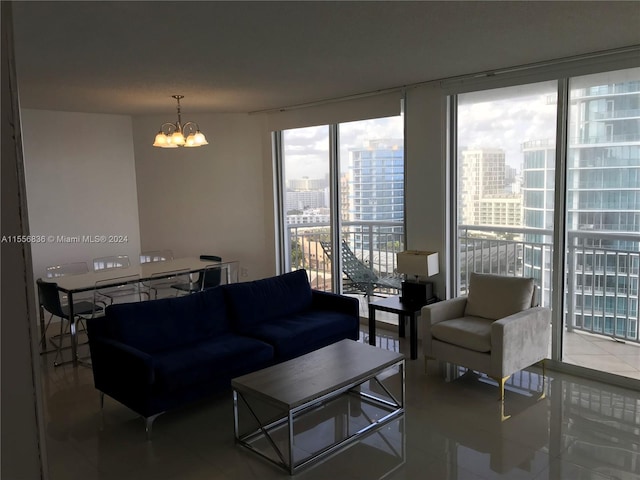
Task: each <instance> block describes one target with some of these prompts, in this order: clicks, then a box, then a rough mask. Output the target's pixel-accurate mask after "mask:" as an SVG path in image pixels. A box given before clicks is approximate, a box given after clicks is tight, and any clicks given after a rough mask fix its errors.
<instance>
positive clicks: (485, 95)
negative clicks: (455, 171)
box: [458, 82, 557, 170]
mask: <svg viewBox="0 0 640 480" xmlns="http://www.w3.org/2000/svg"><path fill="white" fill-rule="evenodd" d="M555 85H556V84H555V82H545V83H542V84H534V85H527V86H518V87H508V88H501V89H499V90H488V91H484V92H473V93H466V94H461V95H459V96H458V148H459V149H460V150H462V149H464V148H465V147H466V148H474V147H480V148H482V147H484V148H501V149H503V150H504V151H505V160H506V163H507V164H508V165H511V166H512V167H516V168H517V169H518V170H521V166H522V160H523V155H522V144H523V143H524V142H528V141H532V140H551V141H552V142H554V141H555V136H556V106H557V105H556V98H557V94H556V86H555ZM527 87H529V88H527Z"/></svg>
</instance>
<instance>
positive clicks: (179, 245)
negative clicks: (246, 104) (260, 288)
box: [133, 112, 275, 280]
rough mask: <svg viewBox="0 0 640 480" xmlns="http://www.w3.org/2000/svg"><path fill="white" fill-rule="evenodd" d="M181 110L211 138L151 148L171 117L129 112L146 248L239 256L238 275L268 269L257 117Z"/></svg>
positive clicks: (258, 274) (268, 217) (267, 203)
mask: <svg viewBox="0 0 640 480" xmlns="http://www.w3.org/2000/svg"><path fill="white" fill-rule="evenodd" d="M183 116H184V118H185V120H190V121H196V122H198V125H199V126H200V129H201V131H202V132H203V133H204V134H205V135H206V136H207V140H208V141H209V145H207V146H204V147H200V148H177V149H162V148H156V147H153V146H152V143H153V139H154V137H155V134H156V133H157V131H158V129H159V128H160V125H162V123H164V122H167V121H175V119H174V118H173V114H171V113H168V114H167V115H163V116H144V117H135V118H134V119H133V136H134V145H135V157H136V178H137V188H138V208H139V218H140V235H141V244H142V248H143V250H157V249H170V250H172V251H173V254H174V256H175V257H183V256H193V255H201V254H210V255H219V256H221V257H222V258H223V260H227V261H231V260H237V261H239V262H240V266H241V268H242V269H244V270H245V273H246V275H245V276H244V277H241V278H240V280H251V279H257V278H264V277H267V276H270V275H273V274H274V273H275V269H274V260H273V259H274V247H273V238H272V237H273V235H272V233H269V232H273V214H272V212H271V213H270V212H269V209H271V210H272V209H273V199H272V198H271V199H269V198H267V199H265V195H267V197H268V195H269V194H268V193H267V192H266V191H265V178H266V179H268V178H269V175H271V172H265V169H264V164H263V161H264V157H263V140H262V137H261V124H262V119H261V118H260V117H259V116H256V115H247V114H200V115H197V116H190V115H188V112H187V114H185V115H183ZM266 184H267V185H268V182H267V183H266Z"/></svg>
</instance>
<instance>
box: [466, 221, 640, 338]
mask: <svg viewBox="0 0 640 480" xmlns="http://www.w3.org/2000/svg"><path fill="white" fill-rule="evenodd" d="M552 234H553V232H552V231H551V230H546V229H530V228H513V227H491V226H486V227H485V226H470V225H460V226H459V227H458V243H459V245H460V252H459V255H458V261H459V272H460V277H459V292H460V294H464V293H466V285H467V284H468V276H469V273H470V272H485V273H497V274H502V275H514V276H527V277H533V278H535V280H536V283H537V285H538V286H539V287H540V293H541V299H540V304H541V305H544V306H550V299H551V292H552V283H551V274H552V271H551V265H552V255H553V248H552V246H553V245H552ZM566 253H567V255H566V271H567V277H566V290H565V293H566V295H565V306H564V314H565V326H566V328H567V329H568V330H580V331H586V332H590V333H596V334H600V335H607V336H611V337H613V338H617V339H620V340H624V341H627V342H634V343H640V338H639V336H638V274H639V270H640V242H639V241H638V236H637V234H633V233H609V232H593V231H573V230H572V231H568V232H567V252H566Z"/></svg>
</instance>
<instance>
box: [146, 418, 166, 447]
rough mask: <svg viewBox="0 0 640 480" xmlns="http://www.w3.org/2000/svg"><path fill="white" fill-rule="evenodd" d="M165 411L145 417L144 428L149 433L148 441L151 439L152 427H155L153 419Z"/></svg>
mask: <svg viewBox="0 0 640 480" xmlns="http://www.w3.org/2000/svg"><path fill="white" fill-rule="evenodd" d="M163 413H164V412H160V413H156V414H155V415H151V416H150V417H145V419H144V430H145V432H146V433H147V441H149V442H150V441H151V429H152V428H153V421H154V420H155V419H156V418H158V417H159V416H160V415H162V414H163Z"/></svg>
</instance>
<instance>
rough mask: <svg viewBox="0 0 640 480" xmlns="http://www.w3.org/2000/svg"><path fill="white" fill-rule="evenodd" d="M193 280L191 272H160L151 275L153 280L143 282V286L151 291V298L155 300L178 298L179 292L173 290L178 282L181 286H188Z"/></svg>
mask: <svg viewBox="0 0 640 480" xmlns="http://www.w3.org/2000/svg"><path fill="white" fill-rule="evenodd" d="M190 279H191V271H190V270H189V269H186V270H169V271H166V272H158V273H154V274H153V275H151V279H150V280H147V281H143V282H142V284H143V285H145V286H146V287H147V288H148V289H149V295H150V297H153V298H154V299H158V298H165V297H170V296H177V295H178V293H179V292H178V291H175V289H174V288H173V286H174V284H176V282H179V284H188V283H189V281H190Z"/></svg>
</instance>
